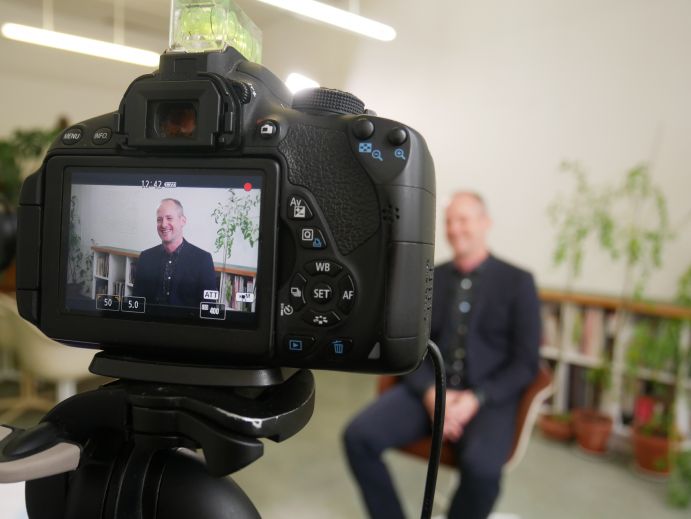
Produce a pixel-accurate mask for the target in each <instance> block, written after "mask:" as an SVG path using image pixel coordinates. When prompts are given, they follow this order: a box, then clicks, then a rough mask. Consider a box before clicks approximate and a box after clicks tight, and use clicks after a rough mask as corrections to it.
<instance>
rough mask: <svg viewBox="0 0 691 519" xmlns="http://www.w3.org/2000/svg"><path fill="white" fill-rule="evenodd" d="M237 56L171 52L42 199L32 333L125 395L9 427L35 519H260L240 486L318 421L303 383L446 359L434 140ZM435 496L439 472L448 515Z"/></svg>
mask: <svg viewBox="0 0 691 519" xmlns="http://www.w3.org/2000/svg"><path fill="white" fill-rule="evenodd" d="M221 3H222V4H223V5H226V4H227V3H228V2H221ZM221 3H219V2H207V3H198V2H184V1H181V0H174V2H173V18H174V20H173V22H174V23H173V26H174V27H176V26H177V25H176V24H179V22H180V16H181V14H180V13H183V10H184V8H189V9H190V13H191V14H192V15H193V16H191V17H190V20H191V21H192V22H194V23H196V21H198V20H200V19H207V17H208V16H211V17H212V18H213V17H219V16H221V15H223V16H225V14H228V13H225V14H224V12H223V11H222V10H221V11H219V10H218V9H217V7H218V5H220V4H221ZM178 4H180V5H178ZM207 4H208V5H207ZM217 4H218V5H217ZM179 6H182V8H181V9H177V7H179ZM205 10H206V11H205ZM207 11H209V12H207ZM183 14H184V13H183ZM231 14H232V13H231ZM207 15H208V16H207ZM219 26H220V25H219V24H214V28H217V27H219ZM177 33H181V34H184V35H189V34H191V32H190V31H187V30H182V31H176V32H175V34H177ZM195 41H197V40H195ZM222 43H223V44H222V45H220V46H219V48H217V50H208V49H207V50H206V51H205V52H185V51H181V50H180V45H175V44H173V45H171V49H170V50H168V51H166V52H165V53H164V54H163V55H162V56H161V57H160V64H159V68H158V70H157V71H155V72H154V73H152V74H147V75H144V76H141V77H139V78H137V79H136V80H135V81H134V82H133V83H132V84H131V85H130V86H129V88H128V89H127V91H126V92H125V94H124V96H123V98H122V101H121V102H120V106H119V107H118V109H117V110H116V111H115V112H113V113H109V114H105V115H101V116H99V117H94V118H92V119H89V120H86V121H83V122H81V123H79V124H75V125H73V126H71V127H69V128H67V129H66V130H64V131H63V132H62V133H61V134H60V135H59V136H58V137H57V139H56V140H55V142H54V143H53V145H52V146H51V148H50V150H49V151H48V153H47V155H46V158H45V160H44V161H43V163H42V165H41V167H40V169H39V170H38V171H37V172H36V173H34V174H33V175H31V176H30V177H29V178H28V179H27V180H26V182H25V183H24V186H23V188H22V192H21V198H20V205H19V209H18V231H17V235H18V238H17V304H18V308H19V312H20V314H21V315H22V316H23V317H24V318H25V319H27V320H28V321H30V322H32V323H34V324H35V325H37V326H38V327H39V328H40V329H41V330H42V331H43V332H44V333H45V334H46V335H48V336H49V337H51V338H53V339H56V340H58V341H60V342H62V343H64V344H67V345H70V346H78V347H86V348H94V349H99V350H102V351H101V352H100V353H98V354H97V355H96V356H95V357H94V360H93V362H92V364H91V367H90V369H91V371H92V372H94V373H98V374H101V375H107V376H111V377H115V378H119V379H120V380H117V381H115V382H111V383H109V384H107V385H104V386H102V387H100V388H98V389H96V390H94V391H90V392H87V393H81V394H78V395H75V396H74V397H72V398H70V399H68V400H66V401H64V402H62V403H60V404H58V405H57V406H56V407H55V408H54V409H53V410H51V411H50V412H49V413H48V414H47V415H46V416H45V417H44V419H43V420H42V421H41V423H40V424H39V425H37V426H36V427H33V428H31V429H29V430H26V431H22V430H20V429H17V428H13V427H7V426H5V427H2V426H0V482H10V481H21V480H28V481H29V483H28V484H27V487H26V501H27V508H28V511H29V515H30V517H31V518H32V519H48V518H54V517H63V518H68V519H78V518H81V517H100V518H103V519H120V518H123V517H127V518H128V519H129V518H134V519H148V518H156V519H172V518H178V517H198V518H199V519H207V518H209V519H216V518H218V517H229V516H232V517H235V518H237V519H245V518H246V519H256V518H258V517H259V513H258V512H257V510H256V509H255V508H254V506H253V505H252V503H251V502H250V500H249V498H247V496H246V495H245V494H244V493H243V492H242V491H241V489H240V488H239V487H237V485H235V484H234V483H233V482H232V480H228V479H225V480H222V479H218V477H219V476H224V475H227V474H231V473H232V472H234V471H237V470H239V469H241V468H243V467H245V466H247V465H249V464H250V463H252V462H253V461H254V460H256V459H258V458H259V457H260V456H261V455H262V453H263V443H262V442H261V441H260V440H261V439H263V438H269V439H271V440H274V441H282V440H284V439H286V438H288V437H290V436H292V435H293V434H295V433H296V432H298V431H299V430H300V429H301V428H302V427H304V425H305V424H306V423H307V422H308V421H309V418H310V417H311V414H312V411H313V407H314V379H313V376H312V373H311V372H310V371H309V369H304V368H314V369H330V370H343V371H355V372H366V373H402V372H407V371H410V370H412V369H414V368H415V367H416V366H417V365H418V364H419V363H420V362H421V360H422V358H423V356H424V353H425V350H426V348H427V341H428V336H429V327H430V314H431V301H432V276H433V254H434V221H435V182H434V167H433V163H432V159H431V157H430V154H429V151H428V149H427V146H426V144H425V141H424V139H423V138H422V136H421V135H420V134H419V133H417V132H416V131H415V130H413V129H412V128H410V127H408V126H407V125H405V124H402V123H399V122H396V121H393V120H390V119H385V118H382V117H378V116H377V115H376V114H375V113H374V112H373V111H371V110H366V109H365V106H364V104H363V103H362V101H360V100H359V99H358V98H357V97H355V96H354V95H352V94H350V93H347V92H342V91H337V90H331V89H325V88H316V89H310V90H303V91H301V92H299V93H298V94H296V95H295V96H293V95H291V93H290V92H289V91H288V90H287V88H286V86H285V85H284V83H283V82H282V81H280V80H279V79H278V78H277V77H276V76H275V75H273V74H272V73H271V72H270V71H269V70H267V69H266V68H265V67H262V66H261V65H259V64H257V63H253V62H251V61H249V60H247V59H245V57H244V56H243V54H241V53H240V52H239V51H238V50H236V48H234V47H231V46H228V45H226V44H225V42H222ZM20 346H21V345H20ZM430 348H431V351H432V352H433V358H434V359H435V360H436V365H437V367H438V369H437V371H438V377H439V385H438V388H437V391H438V394H439V395H441V394H442V393H443V378H441V376H440V374H441V359H440V357H439V355H438V350H437V351H436V354H435V353H434V352H435V348H434V347H432V346H431V347H430ZM438 402H439V404H438V406H437V407H438V409H437V410H436V411H435V421H436V422H437V423H441V421H442V416H443V399H441V398H439V399H438ZM440 433H441V429H438V434H437V435H436V438H437V440H436V445H437V448H436V450H435V451H433V452H436V454H433V458H436V461H437V462H438V451H439V449H438V447H439V446H440V445H441V434H440ZM199 450H201V451H202V452H203V456H202V457H201V458H200V456H199V455H198V453H194V451H199ZM435 478H436V466H433V465H431V466H430V470H429V471H428V485H427V487H426V499H425V503H426V506H427V511H426V514H427V515H426V516H429V513H431V503H432V498H431V496H432V495H433V491H434V482H435Z"/></svg>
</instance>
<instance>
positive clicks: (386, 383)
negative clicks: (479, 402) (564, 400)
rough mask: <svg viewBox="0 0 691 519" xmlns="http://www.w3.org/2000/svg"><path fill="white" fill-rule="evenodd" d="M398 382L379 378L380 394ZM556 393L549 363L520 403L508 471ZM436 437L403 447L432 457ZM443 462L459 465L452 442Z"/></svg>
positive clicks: (392, 378)
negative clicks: (433, 440) (541, 408)
mask: <svg viewBox="0 0 691 519" xmlns="http://www.w3.org/2000/svg"><path fill="white" fill-rule="evenodd" d="M397 383H398V377H396V376H391V375H384V376H381V377H379V384H378V393H379V394H381V393H383V392H384V391H387V390H388V389H390V388H391V387H392V386H393V385H395V384H397ZM552 392H553V387H552V370H551V369H550V368H549V366H547V365H546V364H541V365H540V369H539V370H538V373H537V376H536V377H535V379H534V380H533V382H532V383H531V384H530V385H529V386H528V387H527V388H526V389H525V391H524V392H523V396H521V401H520V403H519V405H518V415H517V419H516V430H515V431H514V436H513V448H512V449H511V454H510V455H509V459H508V460H507V461H506V464H505V465H504V471H505V472H508V471H510V470H512V469H514V468H515V467H516V465H518V463H519V462H520V461H521V459H523V456H524V455H525V451H526V450H527V448H528V441H529V439H530V434H531V432H532V430H533V426H534V425H535V421H536V420H537V416H538V413H539V412H540V407H541V406H542V404H543V403H544V401H545V400H546V399H547V398H549V396H550V395H551V394H552ZM431 445H432V437H431V436H430V437H427V438H423V439H421V440H418V441H416V442H413V443H411V444H409V445H406V446H405V447H402V448H401V449H400V450H402V451H403V452H406V453H408V454H412V455H413V456H419V457H421V458H425V459H429V455H430V448H431ZM441 463H442V464H444V465H447V466H449V467H456V456H455V455H454V451H453V447H452V446H451V444H449V443H444V446H443V447H442V451H441Z"/></svg>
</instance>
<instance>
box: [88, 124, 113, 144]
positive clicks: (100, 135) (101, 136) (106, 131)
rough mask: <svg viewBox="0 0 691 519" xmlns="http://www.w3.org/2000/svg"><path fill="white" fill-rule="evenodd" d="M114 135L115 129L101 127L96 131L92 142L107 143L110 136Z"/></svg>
mask: <svg viewBox="0 0 691 519" xmlns="http://www.w3.org/2000/svg"><path fill="white" fill-rule="evenodd" d="M112 136H113V130H111V129H110V128H106V127H104V128H99V129H98V130H96V131H95V132H94V135H93V137H91V142H93V143H94V144H97V145H98V144H106V143H107V142H108V141H109V140H110V138H111V137H112Z"/></svg>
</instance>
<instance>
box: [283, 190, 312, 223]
mask: <svg viewBox="0 0 691 519" xmlns="http://www.w3.org/2000/svg"><path fill="white" fill-rule="evenodd" d="M288 218H290V219H291V220H309V219H311V218H312V210H311V209H310V206H309V205H307V202H305V199H304V198H302V197H299V196H291V197H290V198H289V199H288Z"/></svg>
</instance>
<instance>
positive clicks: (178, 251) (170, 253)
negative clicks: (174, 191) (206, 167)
mask: <svg viewBox="0 0 691 519" xmlns="http://www.w3.org/2000/svg"><path fill="white" fill-rule="evenodd" d="M186 223H187V217H185V211H184V209H183V207H182V204H181V203H180V202H179V201H178V200H175V199H174V198H164V199H163V200H161V205H159V206H158V210H157V211H156V230H157V231H158V235H159V236H160V238H161V244H160V245H156V246H155V247H151V248H150V249H147V250H145V251H143V252H142V253H141V255H140V256H139V261H138V262H137V273H136V276H135V280H134V291H133V292H134V295H135V296H137V297H145V298H146V302H147V304H154V305H171V306H190V307H198V306H199V303H200V302H201V301H203V300H204V290H218V283H217V282H216V272H215V271H214V263H213V260H212V259H211V254H209V253H208V252H206V251H205V250H202V249H200V248H199V247H195V246H194V245H192V244H191V243H189V242H188V241H187V240H185V238H184V237H183V230H184V228H185V224H186Z"/></svg>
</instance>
